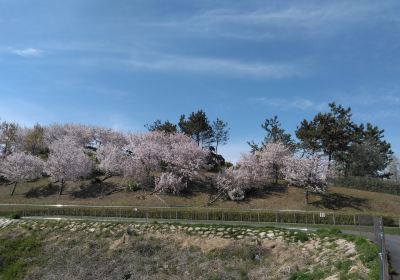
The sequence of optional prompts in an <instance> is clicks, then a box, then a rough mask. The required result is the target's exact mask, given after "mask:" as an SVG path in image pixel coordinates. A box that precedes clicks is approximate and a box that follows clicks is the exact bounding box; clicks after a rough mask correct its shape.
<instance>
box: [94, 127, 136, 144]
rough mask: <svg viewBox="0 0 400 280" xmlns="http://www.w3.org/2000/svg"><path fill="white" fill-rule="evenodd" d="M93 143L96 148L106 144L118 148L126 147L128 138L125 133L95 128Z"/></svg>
mask: <svg viewBox="0 0 400 280" xmlns="http://www.w3.org/2000/svg"><path fill="white" fill-rule="evenodd" d="M93 141H94V146H95V148H99V147H100V146H101V145H106V144H113V145H114V146H116V147H124V146H125V145H127V144H128V141H127V138H126V136H125V135H124V134H123V133H121V132H118V131H115V130H113V129H111V128H104V127H95V128H93Z"/></svg>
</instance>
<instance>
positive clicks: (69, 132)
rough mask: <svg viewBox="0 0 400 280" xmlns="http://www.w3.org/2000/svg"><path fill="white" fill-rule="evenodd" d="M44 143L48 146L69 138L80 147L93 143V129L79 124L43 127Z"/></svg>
mask: <svg viewBox="0 0 400 280" xmlns="http://www.w3.org/2000/svg"><path fill="white" fill-rule="evenodd" d="M44 138H45V142H46V144H47V145H48V146H50V145H51V144H52V143H53V142H54V141H57V140H61V139H63V138H70V139H72V140H73V141H74V142H75V143H76V144H78V145H79V146H81V147H87V146H89V145H90V144H91V143H92V142H93V141H94V128H93V127H91V126H87V125H81V124H63V125H61V124H53V125H50V126H47V127H45V133H44Z"/></svg>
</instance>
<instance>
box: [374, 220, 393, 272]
mask: <svg viewBox="0 0 400 280" xmlns="http://www.w3.org/2000/svg"><path fill="white" fill-rule="evenodd" d="M374 238H375V243H376V244H377V245H378V247H379V262H380V279H381V280H388V279H390V276H389V260H388V254H387V248H386V243H385V230H384V226H383V219H382V217H374Z"/></svg>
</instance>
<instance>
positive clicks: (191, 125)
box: [178, 110, 214, 146]
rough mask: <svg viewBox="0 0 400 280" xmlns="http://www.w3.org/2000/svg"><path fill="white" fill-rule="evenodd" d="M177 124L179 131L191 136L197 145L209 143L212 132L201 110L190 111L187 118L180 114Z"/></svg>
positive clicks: (207, 144)
mask: <svg viewBox="0 0 400 280" xmlns="http://www.w3.org/2000/svg"><path fill="white" fill-rule="evenodd" d="M178 125H179V128H180V130H181V132H183V133H185V134H186V135H188V136H190V137H192V138H193V139H194V140H195V141H196V143H197V145H199V146H200V145H201V146H209V145H210V144H211V142H212V138H213V134H214V132H213V129H212V127H211V125H210V122H209V121H208V118H207V116H206V113H205V112H204V111H203V110H199V111H197V112H192V113H191V114H190V116H189V117H188V118H187V119H186V116H185V115H181V117H180V119H179V123H178Z"/></svg>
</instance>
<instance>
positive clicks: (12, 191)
mask: <svg viewBox="0 0 400 280" xmlns="http://www.w3.org/2000/svg"><path fill="white" fill-rule="evenodd" d="M17 184H18V182H15V183H14V184H13V187H12V189H11V193H10V196H13V195H14V192H15V188H16V187H17Z"/></svg>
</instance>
